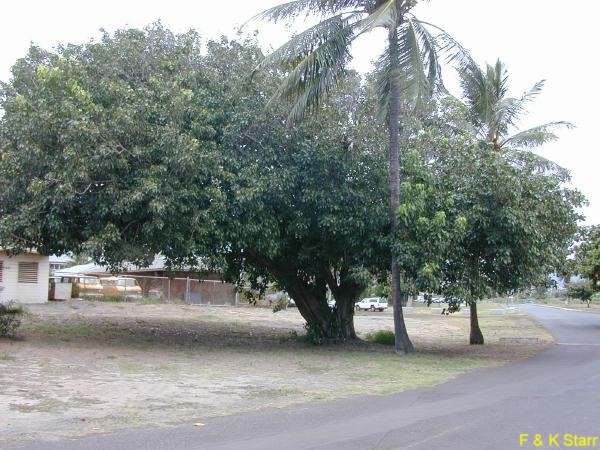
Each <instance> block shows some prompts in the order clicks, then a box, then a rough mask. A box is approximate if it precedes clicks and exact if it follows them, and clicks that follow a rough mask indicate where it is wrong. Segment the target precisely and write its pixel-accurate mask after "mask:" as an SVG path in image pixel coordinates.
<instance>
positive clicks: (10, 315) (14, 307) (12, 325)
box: [0, 301, 24, 337]
mask: <svg viewBox="0 0 600 450" xmlns="http://www.w3.org/2000/svg"><path fill="white" fill-rule="evenodd" d="M23 313H24V309H23V306H21V305H19V304H18V303H15V302H14V301H10V302H8V303H6V304H3V303H0V337H4V336H14V333H15V331H17V328H19V326H20V325H21V318H22V316H23Z"/></svg>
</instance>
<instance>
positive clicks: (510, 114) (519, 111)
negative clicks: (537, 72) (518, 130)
mask: <svg viewBox="0 0 600 450" xmlns="http://www.w3.org/2000/svg"><path fill="white" fill-rule="evenodd" d="M544 83H545V80H541V81H538V82H537V83H535V85H534V86H533V87H532V88H531V89H530V90H529V91H527V92H525V93H524V94H523V95H522V96H521V97H520V98H513V97H508V98H505V99H500V100H499V101H498V106H497V115H498V116H499V118H500V119H499V120H500V121H501V122H502V123H503V124H504V125H505V127H504V130H502V132H503V133H506V132H507V131H508V129H509V128H510V127H511V126H516V125H517V122H518V121H519V119H520V118H521V116H522V115H523V114H525V112H526V104H527V103H529V102H531V101H533V99H534V98H535V97H536V96H537V95H538V94H539V93H540V92H541V91H542V88H543V87H544Z"/></svg>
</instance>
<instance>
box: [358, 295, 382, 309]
mask: <svg viewBox="0 0 600 450" xmlns="http://www.w3.org/2000/svg"><path fill="white" fill-rule="evenodd" d="M387 307H388V302H387V300H386V299H385V298H383V297H369V298H363V299H362V300H361V301H360V302H358V303H357V304H356V306H355V308H356V310H357V311H360V310H365V311H367V310H369V311H375V310H377V311H385V310H386V309H387Z"/></svg>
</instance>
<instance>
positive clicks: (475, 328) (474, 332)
mask: <svg viewBox="0 0 600 450" xmlns="http://www.w3.org/2000/svg"><path fill="white" fill-rule="evenodd" d="M469 307H470V309H471V335H470V337H469V344H471V345H483V333H482V332H481V329H480V328H479V320H478V319H477V302H476V301H472V302H470V304H469Z"/></svg>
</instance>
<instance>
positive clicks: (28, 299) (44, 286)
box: [0, 251, 50, 303]
mask: <svg viewBox="0 0 600 450" xmlns="http://www.w3.org/2000/svg"><path fill="white" fill-rule="evenodd" d="M49 274H50V265H49V260H48V257H47V256H44V255H40V254H39V253H36V252H29V253H20V254H18V255H14V256H9V255H8V254H7V253H6V252H4V251H0V303H6V302H9V301H11V300H14V301H17V302H19V303H46V302H47V301H48V278H49Z"/></svg>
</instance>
